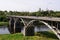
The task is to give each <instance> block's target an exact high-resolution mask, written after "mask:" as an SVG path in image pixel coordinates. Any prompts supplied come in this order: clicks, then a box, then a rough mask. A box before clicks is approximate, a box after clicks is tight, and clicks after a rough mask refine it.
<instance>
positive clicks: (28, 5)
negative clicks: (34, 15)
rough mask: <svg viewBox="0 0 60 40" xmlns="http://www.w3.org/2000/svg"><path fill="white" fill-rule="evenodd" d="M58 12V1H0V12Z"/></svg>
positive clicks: (59, 8) (59, 4) (59, 7)
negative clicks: (48, 10)
mask: <svg viewBox="0 0 60 40" xmlns="http://www.w3.org/2000/svg"><path fill="white" fill-rule="evenodd" d="M39 8H41V9H42V10H47V9H50V10H60V0H0V10H12V11H37V10H38V9H39Z"/></svg>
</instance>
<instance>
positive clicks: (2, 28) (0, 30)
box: [0, 26, 10, 34]
mask: <svg viewBox="0 0 60 40" xmlns="http://www.w3.org/2000/svg"><path fill="white" fill-rule="evenodd" d="M0 34H10V32H9V30H8V28H7V27H5V26H0Z"/></svg>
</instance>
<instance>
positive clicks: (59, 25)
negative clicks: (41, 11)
mask: <svg viewBox="0 0 60 40" xmlns="http://www.w3.org/2000/svg"><path fill="white" fill-rule="evenodd" d="M7 17H8V19H9V30H10V32H11V33H16V31H17V30H19V31H17V32H21V30H22V29H23V32H22V33H23V34H24V36H33V35H34V27H35V26H34V24H35V23H36V22H40V23H43V24H44V25H46V26H47V27H48V28H50V29H51V30H52V31H53V32H54V34H55V35H56V36H57V37H58V39H60V18H58V17H36V16H15V15H8V16H7Z"/></svg>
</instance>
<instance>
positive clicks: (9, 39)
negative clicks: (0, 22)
mask: <svg viewBox="0 0 60 40" xmlns="http://www.w3.org/2000/svg"><path fill="white" fill-rule="evenodd" d="M0 40H58V39H57V37H56V36H55V35H54V34H53V33H50V32H38V33H35V36H23V34H21V33H16V34H3V35H0Z"/></svg>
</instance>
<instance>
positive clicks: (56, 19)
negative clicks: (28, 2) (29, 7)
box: [7, 15, 60, 21]
mask: <svg viewBox="0 0 60 40" xmlns="http://www.w3.org/2000/svg"><path fill="white" fill-rule="evenodd" d="M7 17H17V18H26V19H36V20H48V21H60V18H58V17H36V16H15V15H13V16H12V15H10V16H7Z"/></svg>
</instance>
